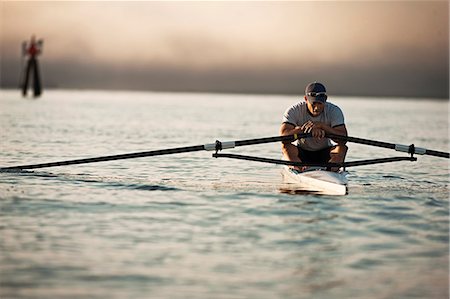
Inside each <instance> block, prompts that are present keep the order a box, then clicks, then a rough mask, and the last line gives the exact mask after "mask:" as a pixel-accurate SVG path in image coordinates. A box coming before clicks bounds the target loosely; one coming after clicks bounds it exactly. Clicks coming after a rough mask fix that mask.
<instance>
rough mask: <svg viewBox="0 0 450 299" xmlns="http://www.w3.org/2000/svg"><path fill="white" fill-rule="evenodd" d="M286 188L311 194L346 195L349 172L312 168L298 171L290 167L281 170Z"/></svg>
mask: <svg viewBox="0 0 450 299" xmlns="http://www.w3.org/2000/svg"><path fill="white" fill-rule="evenodd" d="M281 174H282V176H283V179H284V182H285V183H286V186H285V187H288V188H289V189H290V190H295V191H304V192H308V193H309V192H311V193H316V194H323V195H346V194H347V185H348V180H347V174H348V173H347V172H346V171H340V172H333V171H327V170H325V169H323V168H310V169H308V170H306V171H298V170H295V169H292V168H290V167H288V166H284V167H283V169H282V170H281Z"/></svg>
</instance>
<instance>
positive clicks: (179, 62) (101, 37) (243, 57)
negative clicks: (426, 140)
mask: <svg viewBox="0 0 450 299" xmlns="http://www.w3.org/2000/svg"><path fill="white" fill-rule="evenodd" d="M0 1H1V2H0V84H1V86H2V87H4V88H10V87H13V88H14V87H17V86H18V84H19V83H18V82H19V78H20V76H21V69H22V68H23V65H24V63H25V59H24V58H23V57H22V56H21V50H20V49H21V44H22V42H23V41H25V40H29V38H30V36H31V35H32V34H35V35H36V37H37V38H38V39H41V38H42V39H43V40H44V48H43V53H42V55H41V56H40V57H39V62H40V67H41V73H42V78H43V82H44V86H45V87H48V88H83V89H126V90H155V91H195V92H197V91H200V92H236V93H263V94H265V93H270V94H273V93H276V94H303V92H304V88H305V86H306V85H307V84H308V83H309V82H312V81H319V82H322V83H324V84H325V85H326V86H327V88H328V93H330V94H336V95H348V96H395V97H427V98H447V99H448V97H449V4H448V2H447V1H374V2H371V1H327V2H325V1H289V2H285V1H264V2H259V1H233V2H226V1H209V2H208V1H198V2H194V1H183V2H176V1H137V2H117V1H98V2H88V1H70V2H69V1H68V2H60V1H4V0H0Z"/></svg>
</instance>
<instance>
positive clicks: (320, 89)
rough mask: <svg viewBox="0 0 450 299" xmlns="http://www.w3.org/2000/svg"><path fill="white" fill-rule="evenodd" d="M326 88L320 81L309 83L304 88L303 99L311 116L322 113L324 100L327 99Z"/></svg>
mask: <svg viewBox="0 0 450 299" xmlns="http://www.w3.org/2000/svg"><path fill="white" fill-rule="evenodd" d="M327 98H328V96H327V90H326V89H325V86H324V85H323V84H322V83H319V82H313V83H309V84H308V86H306V88H305V101H306V103H307V106H308V110H309V112H310V113H311V114H312V115H313V116H318V115H320V113H322V111H323V109H324V107H325V102H326V101H327Z"/></svg>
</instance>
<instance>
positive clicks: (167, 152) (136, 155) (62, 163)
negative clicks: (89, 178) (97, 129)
mask: <svg viewBox="0 0 450 299" xmlns="http://www.w3.org/2000/svg"><path fill="white" fill-rule="evenodd" d="M203 149H204V147H203V145H197V146H188V147H178V148H171V149H165V150H155V151H147V152H138V153H130V154H121V155H112V156H103V157H95V158H86V159H76V160H68V161H59V162H50V163H40V164H29V165H19V166H11V167H3V168H0V170H8V169H9V170H11V169H36V168H44V167H55V166H66V165H75V164H88V163H95V162H104V161H114V160H123V159H133V158H141V157H151V156H160V155H170V154H177V153H188V152H195V151H200V150H203Z"/></svg>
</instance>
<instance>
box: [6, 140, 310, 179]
mask: <svg viewBox="0 0 450 299" xmlns="http://www.w3.org/2000/svg"><path fill="white" fill-rule="evenodd" d="M309 136H311V134H310V133H305V134H299V135H297V134H294V135H286V136H275V137H265V138H257V139H245V140H237V141H228V142H220V141H216V143H209V144H204V145H195V146H187V147H177V148H169V149H162V150H154V151H146V152H137V153H130V154H120V155H112V156H102V157H95V158H86V159H76V160H68V161H59V162H50V163H39V164H28V165H18V166H9V167H2V168H0V171H17V170H22V169H36V168H45V167H55V166H65V165H75V164H87V163H95V162H104V161H113V160H123V159H134V158H142V157H152V156H161V155H170V154H179V153H188V152H196V151H202V150H206V151H220V150H222V149H227V148H234V147H237V146H244V145H255V144H263V143H271V142H279V141H291V142H292V141H294V140H296V139H298V138H306V137H309Z"/></svg>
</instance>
